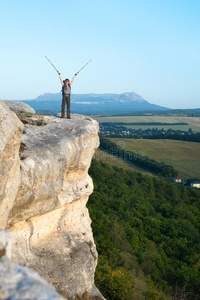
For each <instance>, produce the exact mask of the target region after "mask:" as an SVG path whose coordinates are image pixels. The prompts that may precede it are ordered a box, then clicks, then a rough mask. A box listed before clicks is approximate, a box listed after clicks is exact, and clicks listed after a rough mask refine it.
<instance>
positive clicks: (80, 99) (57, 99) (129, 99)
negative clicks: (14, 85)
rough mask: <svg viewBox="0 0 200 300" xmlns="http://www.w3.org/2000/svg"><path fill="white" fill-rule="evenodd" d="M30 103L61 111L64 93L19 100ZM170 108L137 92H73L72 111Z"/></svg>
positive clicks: (33, 106)
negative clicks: (152, 102)
mask: <svg viewBox="0 0 200 300" xmlns="http://www.w3.org/2000/svg"><path fill="white" fill-rule="evenodd" d="M19 101H21V102H24V103H27V104H29V105H30V106H31V107H32V108H33V109H35V111H41V110H51V111H60V109H61V102H62V94H61V93H44V94H42V95H40V96H38V97H37V98H35V99H30V100H19ZM163 110H170V108H167V107H164V106H160V105H157V104H151V103H149V102H148V101H146V100H145V99H144V98H143V97H142V96H140V95H138V94H136V93H135V92H125V93H122V94H116V93H103V94H102V93H101V94H95V93H91V94H72V95H71V111H72V113H73V112H74V113H81V114H96V113H109V114H116V113H127V112H129V113H134V112H139V111H146V112H148V111H163Z"/></svg>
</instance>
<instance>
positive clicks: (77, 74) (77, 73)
mask: <svg viewBox="0 0 200 300" xmlns="http://www.w3.org/2000/svg"><path fill="white" fill-rule="evenodd" d="M77 75H78V73H76V74H75V75H74V77H73V78H72V80H71V82H70V85H72V83H73V81H74V78H75V77H76V76H77Z"/></svg>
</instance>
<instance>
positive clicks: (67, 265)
mask: <svg viewBox="0 0 200 300" xmlns="http://www.w3.org/2000/svg"><path fill="white" fill-rule="evenodd" d="M0 106H2V107H3V108H4V110H5V112H7V113H8V114H12V117H11V119H16V122H18V124H17V125H16V126H15V131H16V132H18V135H17V133H16V134H15V142H14V143H13V144H16V147H15V151H14V150H13V151H14V153H15V155H14V154H12V155H11V157H12V160H13V161H12V163H11V164H10V165H11V166H10V171H9V168H7V167H6V169H8V172H7V171H6V173H8V174H11V175H10V176H9V175H6V178H4V173H2V172H3V171H2V170H3V169H2V167H3V166H4V165H1V170H0V173H1V176H2V178H4V186H7V187H8V188H7V189H6V188H4V190H3V191H1V196H0V197H1V198H0V199H1V202H2V203H6V201H5V200H4V199H10V197H11V196H10V195H9V194H7V193H8V190H10V189H11V183H12V178H14V179H15V185H14V184H13V186H15V190H14V191H13V192H12V201H11V202H10V203H9V209H8V210H7V208H5V204H4V206H2V207H3V208H4V210H5V209H6V212H7V213H6V216H7V217H4V218H3V220H4V222H2V224H1V227H2V228H5V227H6V228H7V230H8V231H9V232H10V233H11V234H12V235H13V236H14V238H15V243H14V245H13V254H12V260H13V261H14V263H18V264H21V265H24V266H26V267H30V268H32V269H34V270H36V271H37V272H38V273H39V274H40V275H41V276H42V278H44V279H46V280H47V281H48V282H49V283H51V284H53V285H54V286H55V288H56V289H57V290H58V291H59V292H61V293H62V294H63V295H65V296H67V297H69V298H70V297H71V298H72V297H75V296H76V295H82V294H84V292H90V291H92V292H91V293H92V294H93V296H95V295H98V291H97V290H95V288H94V272H95V268H96V264H97V251H96V247H95V244H94V240H93V234H92V230H91V226H90V225H91V220H90V217H89V214H88V210H87V208H86V203H87V201H88V197H89V195H90V194H91V193H92V191H93V183H92V180H91V178H90V177H89V175H88V168H89V167H90V163H91V159H92V156H93V154H94V151H95V149H96V148H97V147H98V144H99V140H98V124H97V122H96V121H94V120H92V119H91V118H88V117H83V116H77V115H73V116H72V119H60V118H56V117H52V116H43V122H42V123H40V125H41V126H38V125H34V124H37V122H35V123H34V122H33V123H29V124H26V125H24V131H23V135H22V137H21V139H22V140H21V145H20V151H19V155H18V152H17V151H18V150H19V144H20V134H21V132H22V128H23V126H22V124H21V122H20V121H19V120H18V119H17V117H16V116H14V114H13V113H12V112H10V111H9V110H8V109H7V110H6V109H5V104H3V103H2V102H0ZM8 111H9V112H8ZM1 115H2V116H3V115H4V111H3V110H2V109H1ZM2 116H1V118H4V117H2ZM35 118H36V116H35ZM40 119H41V116H40ZM11 123H12V122H11ZM1 126H2V125H1V124H0V127H1ZM8 126H9V125H8ZM17 128H18V129H17ZM0 133H1V135H2V136H4V135H5V133H6V132H5V130H4V131H3V130H1V132H0ZM1 138H2V137H1ZM4 139H5V138H4ZM11 139H12V138H10V140H11ZM13 139H14V137H13ZM4 144H6V142H5V143H4ZM7 144H8V143H7ZM2 148H3V147H2ZM2 148H1V149H2ZM4 148H5V147H4ZM5 155H7V157H6V156H5V157H4V158H3V160H2V162H5V161H6V160H8V161H9V159H11V158H10V151H7V150H6V149H5ZM1 157H2V156H1ZM19 157H20V161H19ZM14 159H15V162H14ZM14 166H15V169H14V170H15V172H14V171H13V168H14ZM13 174H14V175H13ZM9 187H10V189H9ZM11 190H12V189H11ZM7 203H8V201H7ZM0 212H1V213H2V215H3V212H2V208H0Z"/></svg>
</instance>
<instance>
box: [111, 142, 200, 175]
mask: <svg viewBox="0 0 200 300" xmlns="http://www.w3.org/2000/svg"><path fill="white" fill-rule="evenodd" d="M110 140H111V141H112V142H115V143H116V144H117V145H119V147H122V148H123V150H126V151H133V152H134V153H135V154H136V155H140V156H148V157H150V158H152V159H154V160H156V161H158V162H164V163H165V164H169V165H172V166H173V167H174V168H175V169H176V170H177V171H178V173H179V176H181V177H182V178H185V179H187V178H200V143H194V142H186V141H175V140H148V139H125V138H110Z"/></svg>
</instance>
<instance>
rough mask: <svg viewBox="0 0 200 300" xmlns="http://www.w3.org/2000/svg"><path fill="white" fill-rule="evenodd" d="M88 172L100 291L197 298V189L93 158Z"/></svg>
mask: <svg viewBox="0 0 200 300" xmlns="http://www.w3.org/2000/svg"><path fill="white" fill-rule="evenodd" d="M89 174H90V176H91V177H92V179H93V182H94V192H93V193H92V195H90V198H89V201H88V204H87V206H88V209H89V212H90V217H91V219H92V229H93V234H94V238H95V243H96V245H97V250H98V253H99V259H98V266H97V270H96V277H95V283H96V285H97V287H98V288H99V289H100V291H101V292H102V294H103V295H104V297H105V298H106V299H107V300H128V299H136V300H143V299H145V300H146V299H147V300H150V299H152V300H153V299H155V300H158V299H160V300H161V299H162V300H163V299H164V300H172V299H193V300H194V299H200V223H199V219H200V191H199V190H197V189H191V188H186V187H185V186H183V185H175V184H172V183H171V182H169V181H165V180H159V179H158V178H156V177H153V176H148V175H143V174H142V173H140V172H132V171H128V170H125V169H122V168H118V167H112V166H110V165H108V164H106V163H103V162H101V161H97V160H93V161H92V164H91V167H90V169H89Z"/></svg>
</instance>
